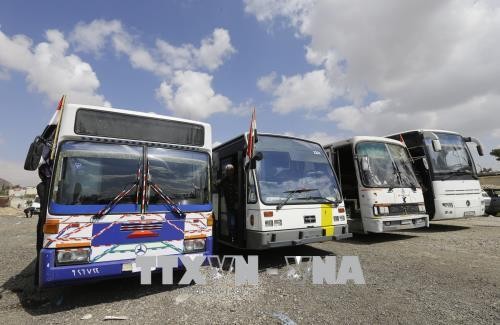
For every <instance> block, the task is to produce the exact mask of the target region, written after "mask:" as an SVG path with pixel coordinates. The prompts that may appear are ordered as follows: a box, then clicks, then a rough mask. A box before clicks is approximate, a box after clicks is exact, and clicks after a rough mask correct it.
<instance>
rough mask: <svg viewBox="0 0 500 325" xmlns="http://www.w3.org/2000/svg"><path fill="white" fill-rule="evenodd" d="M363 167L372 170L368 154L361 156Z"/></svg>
mask: <svg viewBox="0 0 500 325" xmlns="http://www.w3.org/2000/svg"><path fill="white" fill-rule="evenodd" d="M361 169H362V170H363V171H365V172H367V171H369V170H370V159H369V158H368V156H363V157H361Z"/></svg>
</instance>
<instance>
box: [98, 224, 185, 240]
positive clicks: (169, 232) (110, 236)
mask: <svg viewBox="0 0 500 325" xmlns="http://www.w3.org/2000/svg"><path fill="white" fill-rule="evenodd" d="M169 222H170V223H171V224H169V223H167V222H163V223H162V228H161V229H159V230H153V231H154V232H156V233H158V234H159V236H158V237H144V238H127V236H128V235H130V234H131V233H132V232H133V231H121V230H120V227H121V225H124V224H123V223H122V224H120V223H117V224H115V225H113V226H111V227H110V228H109V229H107V230H105V231H104V232H103V233H102V234H101V235H99V236H97V237H95V238H93V239H92V246H100V245H112V244H114V245H116V244H134V243H149V242H156V241H170V240H181V239H184V220H183V219H180V220H170V221H169ZM109 225H110V223H95V224H94V226H93V228H92V236H95V235H96V234H98V233H99V232H100V231H101V230H103V229H104V228H106V227H108V226H109ZM176 228H178V229H176Z"/></svg>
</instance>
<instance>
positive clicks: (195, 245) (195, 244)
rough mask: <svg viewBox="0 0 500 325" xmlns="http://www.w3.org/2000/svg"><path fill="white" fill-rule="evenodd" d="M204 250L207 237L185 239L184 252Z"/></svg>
mask: <svg viewBox="0 0 500 325" xmlns="http://www.w3.org/2000/svg"><path fill="white" fill-rule="evenodd" d="M203 250H205V238H198V239H185V240H184V253H192V252H197V251H203Z"/></svg>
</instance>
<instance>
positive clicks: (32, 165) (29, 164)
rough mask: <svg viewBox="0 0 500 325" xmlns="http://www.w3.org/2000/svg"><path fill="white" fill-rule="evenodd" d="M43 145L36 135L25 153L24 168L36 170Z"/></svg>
mask: <svg viewBox="0 0 500 325" xmlns="http://www.w3.org/2000/svg"><path fill="white" fill-rule="evenodd" d="M43 147H44V143H43V142H42V140H41V139H40V137H36V138H35V140H34V141H33V142H32V143H31V145H30V148H29V149H28V154H27V155H26V160H25V161H24V169H25V170H36V169H37V168H38V164H39V163H40V158H42V152H43Z"/></svg>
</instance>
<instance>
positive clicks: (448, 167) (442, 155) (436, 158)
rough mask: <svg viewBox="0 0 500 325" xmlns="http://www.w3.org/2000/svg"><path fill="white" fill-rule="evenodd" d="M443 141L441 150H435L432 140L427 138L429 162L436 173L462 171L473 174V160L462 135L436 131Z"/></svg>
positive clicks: (440, 140)
mask: <svg viewBox="0 0 500 325" xmlns="http://www.w3.org/2000/svg"><path fill="white" fill-rule="evenodd" d="M436 135H437V136H438V137H439V142H441V151H438V152H436V151H434V150H433V148H432V140H431V139H427V138H426V139H425V144H426V146H427V151H428V152H429V158H430V159H429V162H430V164H431V165H432V168H433V170H434V173H437V174H453V173H457V172H462V173H464V174H472V173H473V166H472V161H471V158H470V155H469V152H468V151H467V149H466V147H465V142H464V140H463V139H462V137H461V136H460V135H457V134H450V133H436Z"/></svg>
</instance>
